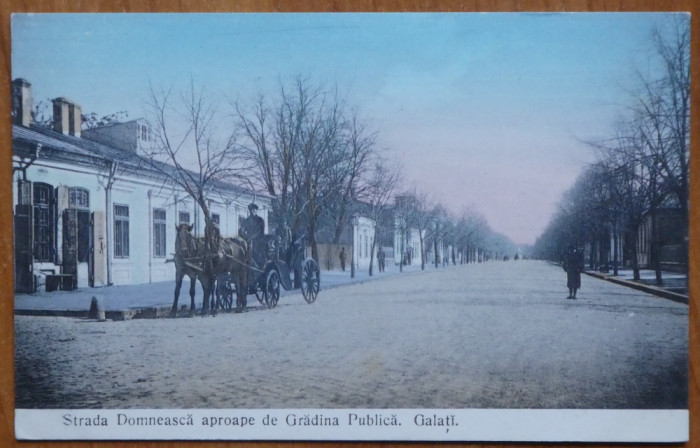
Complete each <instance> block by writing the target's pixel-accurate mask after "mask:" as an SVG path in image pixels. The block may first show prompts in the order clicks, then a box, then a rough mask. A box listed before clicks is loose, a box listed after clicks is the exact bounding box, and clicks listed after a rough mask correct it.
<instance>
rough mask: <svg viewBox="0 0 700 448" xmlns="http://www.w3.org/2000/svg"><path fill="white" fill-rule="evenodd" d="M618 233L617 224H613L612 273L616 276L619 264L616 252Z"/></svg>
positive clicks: (618, 256)
mask: <svg viewBox="0 0 700 448" xmlns="http://www.w3.org/2000/svg"><path fill="white" fill-rule="evenodd" d="M619 240H620V238H619V235H618V234H617V225H613V245H614V246H615V247H613V274H614V275H615V276H616V277H617V275H618V265H619V264H620V254H619V253H618V248H617V246H618V243H619Z"/></svg>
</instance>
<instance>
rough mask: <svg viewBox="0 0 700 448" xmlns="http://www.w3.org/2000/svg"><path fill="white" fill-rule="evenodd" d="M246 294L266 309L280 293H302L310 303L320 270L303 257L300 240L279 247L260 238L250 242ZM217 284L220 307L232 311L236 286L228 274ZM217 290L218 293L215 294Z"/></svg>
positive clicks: (274, 240)
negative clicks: (299, 291)
mask: <svg viewBox="0 0 700 448" xmlns="http://www.w3.org/2000/svg"><path fill="white" fill-rule="evenodd" d="M248 260H249V263H248V285H247V291H246V292H247V294H248V295H255V297H256V298H257V300H258V301H259V302H260V303H261V304H262V305H265V306H267V307H268V308H274V307H275V306H277V303H278V301H279V297H280V292H281V289H282V288H283V289H285V290H292V289H301V292H302V295H303V296H304V300H306V302H307V303H313V302H314V301H315V300H316V297H317V295H318V291H319V287H320V270H319V267H318V264H317V263H316V262H315V261H314V260H313V258H310V257H307V256H306V245H305V243H304V240H303V238H300V239H298V240H297V241H294V242H293V243H290V244H289V247H281V244H280V240H279V238H277V237H275V236H274V235H262V236H260V237H258V238H256V239H254V240H253V241H252V244H251V247H249V257H248ZM217 283H220V284H221V285H222V289H221V294H222V296H221V297H222V301H221V303H222V306H224V307H228V308H230V307H232V306H233V296H234V294H235V283H234V282H233V281H232V279H231V276H230V274H227V273H226V274H223V275H222V278H220V279H219V280H218V282H217ZM218 289H219V288H218V286H217V293H218V292H219V291H218Z"/></svg>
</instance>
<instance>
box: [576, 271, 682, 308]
mask: <svg viewBox="0 0 700 448" xmlns="http://www.w3.org/2000/svg"><path fill="white" fill-rule="evenodd" d="M585 273H586V274H588V275H590V276H591V277H595V278H599V279H602V280H606V281H609V282H612V283H617V284H618V285H623V286H627V287H629V288H633V289H636V290H638V291H644V292H648V293H649V294H654V295H656V296H659V297H663V298H665V299H669V300H673V301H674V302H680V303H685V304H688V285H687V281H686V276H685V275H684V274H679V273H677V272H667V271H662V272H661V279H662V280H663V285H661V286H657V285H656V272H655V271H653V270H649V269H643V270H640V271H639V280H638V281H635V280H634V272H633V271H632V270H631V269H620V270H618V275H617V276H614V275H612V272H609V273H602V272H597V271H586V272H585Z"/></svg>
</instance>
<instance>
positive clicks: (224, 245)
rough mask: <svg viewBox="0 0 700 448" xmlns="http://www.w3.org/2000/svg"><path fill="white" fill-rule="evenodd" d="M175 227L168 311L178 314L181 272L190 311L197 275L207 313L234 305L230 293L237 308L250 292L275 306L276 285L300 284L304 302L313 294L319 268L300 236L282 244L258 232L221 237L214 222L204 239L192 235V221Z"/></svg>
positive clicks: (290, 286) (243, 304) (291, 286)
mask: <svg viewBox="0 0 700 448" xmlns="http://www.w3.org/2000/svg"><path fill="white" fill-rule="evenodd" d="M176 230H177V235H176V237H175V256H174V258H173V261H174V262H175V294H174V300H173V307H172V311H171V315H172V316H176V315H177V311H178V309H177V303H178V298H179V295H180V288H181V286H182V280H183V277H184V276H185V275H187V276H188V277H190V298H191V306H190V313H194V311H195V304H194V292H195V282H196V279H199V281H200V283H201V285H202V289H203V292H204V298H203V301H202V303H203V306H202V314H203V315H205V314H207V313H208V312H209V311H210V308H211V313H212V314H216V312H217V311H218V310H219V309H231V308H233V306H234V300H233V297H234V295H235V296H236V302H235V305H236V311H237V312H240V311H243V309H245V307H246V305H247V296H248V295H252V294H254V295H255V297H256V298H257V299H258V301H259V302H260V303H261V304H263V305H266V306H267V307H268V308H274V307H275V306H277V303H278V301H279V297H280V290H281V288H284V289H285V290H289V289H301V293H302V295H303V296H304V300H306V302H307V303H313V302H314V301H315V300H316V297H317V296H318V291H319V288H320V270H319V267H318V264H317V263H316V262H315V261H314V260H313V258H307V257H306V244H305V242H304V238H303V237H302V238H300V239H298V240H296V241H294V242H292V243H289V244H288V246H287V247H282V246H283V244H282V242H281V239H280V238H278V237H275V236H274V235H259V236H257V237H254V238H250V239H248V240H247V241H246V240H245V239H243V238H240V237H235V238H220V237H219V236H218V227H213V228H212V229H210V230H212V233H209V232H207V231H206V230H205V233H206V234H207V236H206V237H205V238H195V237H194V236H193V235H192V233H191V231H192V227H191V226H187V225H180V226H178V227H177V229H176ZM292 274H293V275H292ZM214 293H216V300H214ZM210 299H211V307H210Z"/></svg>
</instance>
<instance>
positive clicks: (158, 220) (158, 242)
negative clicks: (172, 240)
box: [153, 208, 166, 258]
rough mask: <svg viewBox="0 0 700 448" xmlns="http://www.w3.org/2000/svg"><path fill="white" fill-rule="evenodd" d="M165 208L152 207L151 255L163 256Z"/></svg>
mask: <svg viewBox="0 0 700 448" xmlns="http://www.w3.org/2000/svg"><path fill="white" fill-rule="evenodd" d="M165 228H166V225H165V210H163V209H160V208H156V209H153V256H154V257H156V258H164V257H165V252H166V249H165Z"/></svg>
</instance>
